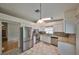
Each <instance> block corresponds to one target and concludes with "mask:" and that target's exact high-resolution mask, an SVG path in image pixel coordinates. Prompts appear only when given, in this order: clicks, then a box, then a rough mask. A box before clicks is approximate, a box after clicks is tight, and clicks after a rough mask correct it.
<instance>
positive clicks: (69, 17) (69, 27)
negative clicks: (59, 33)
mask: <svg viewBox="0 0 79 59" xmlns="http://www.w3.org/2000/svg"><path fill="white" fill-rule="evenodd" d="M75 13H76V12H75V10H71V11H67V12H65V15H64V17H65V19H64V20H65V33H71V34H75V22H76V18H75Z"/></svg>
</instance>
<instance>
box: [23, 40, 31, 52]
mask: <svg viewBox="0 0 79 59" xmlns="http://www.w3.org/2000/svg"><path fill="white" fill-rule="evenodd" d="M29 48H30V46H29V40H28V41H24V42H23V51H26V50H28V49H29Z"/></svg>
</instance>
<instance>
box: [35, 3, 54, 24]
mask: <svg viewBox="0 0 79 59" xmlns="http://www.w3.org/2000/svg"><path fill="white" fill-rule="evenodd" d="M35 12H37V13H38V12H40V19H39V20H38V21H37V23H44V21H45V20H51V19H53V18H52V17H50V18H42V4H41V3H40V10H39V9H37V10H35Z"/></svg>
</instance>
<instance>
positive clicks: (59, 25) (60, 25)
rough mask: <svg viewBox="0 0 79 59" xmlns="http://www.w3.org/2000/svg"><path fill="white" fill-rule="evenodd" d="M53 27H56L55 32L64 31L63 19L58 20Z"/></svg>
mask: <svg viewBox="0 0 79 59" xmlns="http://www.w3.org/2000/svg"><path fill="white" fill-rule="evenodd" d="M53 28H54V32H64V23H63V20H62V21H58V22H56V24H54V26H53Z"/></svg>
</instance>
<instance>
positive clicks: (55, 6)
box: [0, 3, 79, 21]
mask: <svg viewBox="0 0 79 59" xmlns="http://www.w3.org/2000/svg"><path fill="white" fill-rule="evenodd" d="M78 5H79V4H77V3H63V4H62V3H44V4H42V17H46V18H47V17H53V18H58V17H63V14H64V11H66V10H68V9H70V8H75V7H76V6H78ZM39 8H40V4H39V3H0V12H2V13H6V14H9V15H13V16H16V17H20V18H23V19H26V20H29V21H37V20H38V19H39V18H40V15H39V13H36V12H35V10H36V9H39Z"/></svg>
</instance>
